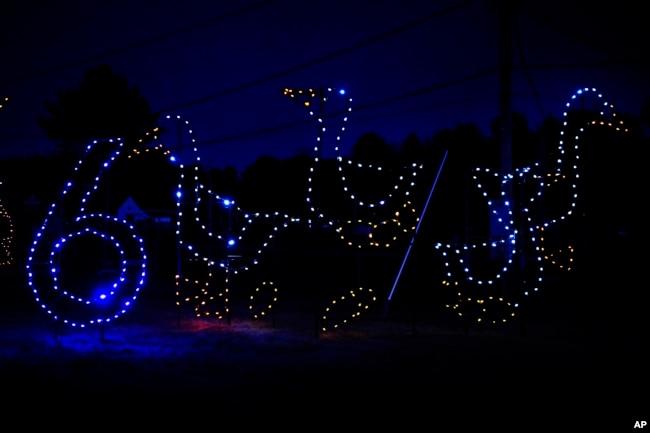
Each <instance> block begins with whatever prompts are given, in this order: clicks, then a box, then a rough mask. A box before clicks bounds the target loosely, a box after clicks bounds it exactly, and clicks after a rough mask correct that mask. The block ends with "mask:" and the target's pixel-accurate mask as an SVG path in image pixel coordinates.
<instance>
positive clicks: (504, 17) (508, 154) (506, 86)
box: [497, 0, 515, 199]
mask: <svg viewBox="0 0 650 433" xmlns="http://www.w3.org/2000/svg"><path fill="white" fill-rule="evenodd" d="M497 3H498V4H497V14H498V18H497V20H498V27H499V115H500V119H501V120H500V121H501V123H500V125H499V126H500V132H501V136H500V141H501V173H502V174H506V173H510V172H511V171H512V33H511V32H512V19H513V9H514V3H515V2H514V1H512V0H498V1H497ZM510 195H512V194H510ZM510 198H511V197H510V196H508V197H506V199H510Z"/></svg>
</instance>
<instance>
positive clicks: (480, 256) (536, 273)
mask: <svg viewBox="0 0 650 433" xmlns="http://www.w3.org/2000/svg"><path fill="white" fill-rule="evenodd" d="M586 95H594V96H596V97H597V98H598V100H599V101H600V104H599V106H600V107H601V109H600V110H599V113H598V114H599V116H600V117H599V118H598V119H593V120H591V121H590V122H588V123H587V124H585V125H578V127H577V132H576V133H575V135H573V136H568V137H566V136H565V135H567V134H568V133H569V129H568V128H569V126H570V125H569V123H568V112H569V110H570V109H571V101H573V100H576V99H577V98H579V97H584V96H586ZM571 101H570V102H568V103H567V105H566V111H565V112H564V117H565V120H564V123H563V129H562V131H561V139H560V142H559V146H558V154H559V158H558V160H557V161H556V162H555V169H554V171H551V172H550V173H549V172H546V171H544V170H546V168H545V167H542V166H541V165H540V164H539V163H535V164H533V165H532V166H529V167H523V168H519V169H515V170H514V172H512V173H498V172H492V171H491V170H489V169H483V168H476V169H475V170H474V172H473V176H472V179H473V180H474V181H475V185H476V187H477V188H478V190H479V191H480V192H481V194H482V196H483V197H484V198H485V199H486V200H487V204H488V209H489V212H490V214H491V217H492V220H493V221H494V222H495V225H496V227H497V229H498V231H499V232H500V234H501V236H499V237H497V238H494V239H491V240H490V241H489V242H483V243H477V244H463V245H454V244H443V243H437V244H436V245H435V247H436V249H437V250H439V251H440V252H441V254H442V256H443V258H444V262H445V267H446V269H447V278H446V279H445V280H444V281H443V284H444V285H445V286H447V287H450V288H452V287H453V288H454V289H457V290H458V303H457V304H453V305H449V307H450V308H452V309H454V310H456V311H458V314H459V315H470V316H471V317H472V318H473V319H475V320H476V321H478V322H481V321H490V322H492V323H497V322H505V321H506V320H507V319H508V318H511V317H514V315H515V312H516V310H517V308H518V307H519V306H520V304H521V302H523V300H524V299H525V298H527V297H528V296H529V295H531V294H532V293H535V292H537V291H538V290H539V289H540V286H541V284H542V281H543V279H544V275H545V272H546V270H545V265H546V264H548V263H550V264H553V265H555V266H558V267H560V268H561V269H563V270H570V269H571V267H570V264H571V262H572V256H570V255H569V256H565V257H563V259H560V258H559V253H560V252H561V251H562V250H565V252H568V253H569V254H570V253H572V252H573V247H572V246H570V245H569V246H567V247H566V248H564V249H560V250H558V251H555V252H548V251H546V249H545V246H544V235H545V232H546V231H547V230H548V229H549V228H550V227H551V226H553V225H554V224H555V223H557V222H559V221H563V220H565V219H567V218H568V217H570V216H571V215H572V214H573V211H574V210H575V208H576V206H577V200H578V179H579V177H580V173H579V161H580V153H579V141H580V140H579V139H580V137H581V135H582V134H583V132H584V131H585V128H586V127H587V126H589V125H606V126H610V127H614V128H616V130H621V131H625V128H624V127H623V125H622V123H620V122H617V121H616V113H615V112H614V111H613V106H612V105H611V104H609V103H607V102H605V101H604V100H603V97H602V95H601V94H600V93H598V92H597V91H596V89H593V88H583V89H579V90H578V91H577V92H576V93H575V94H574V95H573V96H572V97H571ZM571 142H572V143H573V148H569V147H568V145H569V143H571ZM554 190H555V192H556V193H557V194H564V195H565V198H566V200H568V201H567V202H566V203H565V206H564V208H562V209H560V212H559V213H558V214H557V215H547V212H546V209H545V208H543V206H541V205H539V206H538V207H537V208H536V207H534V205H538V202H539V201H540V198H541V197H543V196H544V197H545V198H547V196H548V195H549V194H552V193H553V191H554ZM506 191H509V192H513V193H512V195H511V196H510V197H521V198H522V199H521V200H520V201H519V202H517V201H516V200H512V199H511V200H510V201H508V200H506V199H507V198H508V197H509V196H508V195H507V194H506ZM515 214H516V215H515ZM540 216H542V218H539V217H540ZM495 257H496V258H497V259H494V258H495ZM454 264H455V265H454ZM479 268H480V269H479ZM488 304H489V305H488Z"/></svg>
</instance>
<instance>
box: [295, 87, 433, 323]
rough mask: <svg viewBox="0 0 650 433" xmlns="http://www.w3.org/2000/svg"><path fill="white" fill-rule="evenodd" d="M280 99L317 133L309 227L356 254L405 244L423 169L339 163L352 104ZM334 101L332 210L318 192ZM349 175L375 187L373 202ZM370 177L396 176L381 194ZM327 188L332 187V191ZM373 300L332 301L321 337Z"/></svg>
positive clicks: (359, 294)
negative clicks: (329, 106) (304, 113)
mask: <svg viewBox="0 0 650 433" xmlns="http://www.w3.org/2000/svg"><path fill="white" fill-rule="evenodd" d="M283 94H284V95H285V96H288V97H289V98H291V99H293V100H295V101H296V102H298V103H300V105H302V106H303V107H305V108H306V109H307V110H308V112H309V115H310V116H311V117H314V118H316V121H317V122H318V124H319V127H320V130H319V133H318V135H317V138H316V144H315V145H314V148H313V155H314V157H313V159H312V165H311V166H310V168H309V177H308V190H307V197H306V199H307V206H308V209H309V212H310V217H309V220H308V221H309V224H310V225H316V226H319V227H329V228H332V229H333V230H334V231H335V232H336V233H337V234H338V235H339V238H340V240H341V241H343V242H344V243H345V245H347V246H350V247H353V248H356V249H358V250H360V249H362V248H366V247H373V248H376V247H383V248H393V247H395V246H396V245H397V244H398V241H399V240H401V239H404V238H408V237H409V235H410V234H411V233H413V232H414V231H415V228H416V225H417V223H418V221H419V215H418V214H417V212H416V209H415V207H414V206H413V205H412V202H411V200H410V199H409V197H410V196H411V193H412V190H413V188H414V187H415V178H416V176H417V174H418V173H419V172H420V170H421V169H422V167H423V166H422V165H421V164H411V165H410V166H408V167H406V169H405V171H406V172H407V173H406V174H402V173H399V174H395V173H394V172H391V171H390V170H388V169H385V168H384V167H381V166H375V165H372V164H363V163H361V162H355V161H352V160H351V159H348V158H344V157H343V156H342V155H341V137H342V134H343V132H344V131H345V126H346V123H347V121H348V114H349V113H350V112H351V103H352V99H351V98H349V97H347V94H346V92H345V91H344V90H343V89H335V88H321V89H311V88H310V89H289V88H285V89H284V91H283ZM333 98H342V99H343V102H344V109H343V110H342V113H341V116H342V119H341V124H340V128H339V129H338V130H337V131H335V133H334V141H333V144H332V147H333V153H334V157H335V161H336V171H337V174H338V184H339V186H340V188H341V190H340V196H339V197H337V200H336V202H335V204H334V205H332V206H331V207H328V206H327V205H326V204H324V203H323V201H322V200H321V193H322V187H320V182H322V179H321V178H322V176H324V173H323V165H322V164H323V161H322V154H323V147H324V145H325V144H324V142H325V138H326V137H327V133H328V129H327V127H328V122H327V121H326V120H327V119H326V117H325V115H324V110H323V108H324V105H325V103H326V102H328V101H330V100H331V99H333ZM353 170H354V171H355V172H357V173H356V175H357V177H358V178H360V179H363V181H362V182H363V185H373V186H375V187H374V188H372V191H371V193H372V194H375V195H376V196H373V197H369V196H368V197H361V195H362V194H361V193H360V192H359V191H360V190H361V188H360V187H361V185H359V187H357V188H355V187H354V186H353V185H352V184H351V180H350V178H351V174H350V173H351V172H352V171H353ZM359 173H360V174H359ZM373 176H375V177H380V178H381V177H383V178H386V177H390V176H395V179H396V181H395V183H394V184H393V185H392V187H390V188H387V190H386V191H383V190H379V188H377V185H380V183H374V182H373V179H374V178H373ZM328 186H329V187H330V188H331V187H332V185H328ZM366 189H367V188H366ZM346 205H347V206H346ZM346 213H348V214H352V213H354V215H355V216H356V218H355V219H350V218H349V216H348V215H346ZM359 234H361V236H359ZM364 297H365V298H366V299H365V300H364V299H363V298H364ZM346 299H348V300H354V303H353V305H352V307H353V308H352V312H350V313H349V316H346V315H345V313H342V314H343V316H342V317H337V314H334V313H335V312H336V309H338V308H340V309H346V307H349V306H348V305H346V304H347V303H346V302H341V301H343V300H346ZM375 300H376V296H375V295H374V293H373V291H372V289H366V290H364V289H363V288H358V289H356V290H350V291H349V292H348V294H347V295H344V296H342V297H341V298H335V299H334V300H333V301H332V302H331V304H330V305H329V306H328V307H327V308H326V309H325V311H324V314H322V316H321V321H322V326H321V331H322V332H326V331H328V330H330V329H335V328H338V327H339V326H340V325H341V324H343V323H347V322H348V320H349V319H351V318H356V317H358V316H359V314H360V313H361V311H365V310H367V309H368V307H369V305H370V304H371V303H373V302H374V301H375Z"/></svg>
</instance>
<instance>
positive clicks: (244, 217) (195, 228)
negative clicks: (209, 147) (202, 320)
mask: <svg viewBox="0 0 650 433" xmlns="http://www.w3.org/2000/svg"><path fill="white" fill-rule="evenodd" d="M164 120H165V121H169V122H175V127H176V128H180V129H181V130H180V131H178V132H179V134H180V135H181V136H182V135H183V134H186V137H184V139H186V140H188V143H187V145H181V146H179V147H178V148H177V149H176V151H173V152H171V153H170V157H171V159H172V160H173V161H174V162H175V163H176V164H178V166H179V170H180V178H179V183H178V187H177V190H176V199H177V220H176V236H177V239H178V242H179V247H180V251H179V262H178V271H177V275H176V295H177V306H179V307H181V306H182V305H183V304H185V303H192V304H193V309H194V313H195V316H196V317H208V316H210V317H215V318H217V319H229V317H230V305H229V303H230V290H231V288H230V285H231V284H232V282H233V278H235V277H237V276H238V275H239V274H240V273H242V272H244V271H248V270H250V269H251V268H253V267H255V266H256V265H258V264H259V263H260V260H261V257H262V255H263V254H264V253H265V252H266V251H267V250H268V249H269V248H270V247H271V245H272V243H273V241H274V239H275V237H276V236H278V234H279V233H280V232H281V231H282V229H284V228H286V227H288V226H289V225H291V224H295V223H297V222H299V221H300V219H299V218H295V217H291V216H289V215H286V214H281V213H280V212H272V213H261V212H257V213H255V212H245V211H244V210H242V209H241V208H240V207H238V206H237V205H236V203H235V201H234V200H232V199H229V198H226V197H222V196H220V195H219V194H216V193H215V192H214V191H212V190H211V189H210V188H209V187H208V186H206V185H207V184H208V181H207V179H206V173H204V172H203V171H202V169H201V161H200V156H199V153H198V149H197V148H196V145H195V143H196V139H195V137H194V133H193V131H192V129H191V128H190V126H189V122H188V121H186V120H184V119H182V118H181V117H180V116H176V117H173V116H166V117H165V119H164ZM172 127H174V126H172ZM261 288H263V289H265V290H268V291H269V292H271V293H272V294H273V295H272V296H271V299H270V300H269V299H267V298H265V297H264V296H263V294H262V293H261V292H260V291H261V290H262V289H261ZM277 292H278V288H277V287H276V286H275V285H274V284H273V283H272V282H270V281H264V280H263V281H261V282H259V286H258V287H257V288H256V289H255V295H253V296H251V297H250V298H249V300H250V305H249V310H250V312H251V314H252V315H253V317H254V318H260V317H262V316H264V315H265V314H266V313H267V312H268V310H270V309H271V308H272V307H273V304H275V303H276V302H277V299H278V298H277ZM259 303H261V304H262V306H261V307H260V306H259V305H257V304H259Z"/></svg>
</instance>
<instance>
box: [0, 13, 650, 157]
mask: <svg viewBox="0 0 650 433" xmlns="http://www.w3.org/2000/svg"><path fill="white" fill-rule="evenodd" d="M495 4H497V2H493V1H462V0H453V1H451V0H450V1H436V2H421V1H415V0H401V1H386V0H383V1H378V2H375V1H373V2H369V1H352V2H350V1H340V0H333V1H329V2H309V3H305V2H300V1H295V0H284V1H282V0H279V1H266V2H265V1H246V2H244V1H241V2H231V3H230V4H229V3H224V2H203V1H199V0H189V1H186V2H182V3H181V2H168V1H155V2H154V1H150V0H144V1H138V2H136V3H134V2H131V1H128V2H127V1H124V0H117V1H114V2H110V3H96V2H92V3H88V2H81V1H64V2H55V3H52V2H43V1H29V2H20V3H18V2H14V3H13V4H12V5H11V6H9V7H8V8H7V7H5V8H3V9H4V10H3V13H2V16H1V17H0V20H1V22H0V32H2V38H1V40H2V44H3V45H2V54H3V66H2V68H0V96H2V97H8V98H9V100H8V101H7V102H5V103H4V107H3V108H2V109H1V111H0V156H2V157H11V156H20V155H25V154H31V153H43V152H47V151H48V150H53V149H54V144H53V143H52V142H50V141H49V140H48V139H47V138H46V137H45V133H44V131H43V130H42V129H41V127H40V126H39V125H38V124H37V121H36V119H37V117H38V116H39V115H44V114H46V112H45V102H46V101H55V100H56V94H57V92H58V91H59V90H62V89H65V90H70V89H76V88H77V87H78V86H79V84H80V83H81V81H82V79H83V76H84V74H85V73H86V72H87V71H88V70H89V69H91V68H93V67H95V66H96V65H97V64H99V63H108V64H110V65H111V66H112V68H113V71H114V72H115V73H117V74H124V76H125V77H126V78H127V80H128V83H129V85H131V86H138V88H139V89H140V93H141V94H142V95H143V96H144V97H146V98H147V100H148V101H149V103H150V106H151V108H152V110H153V111H155V112H159V113H161V114H162V115H166V114H171V115H174V116H175V115H180V116H182V117H183V118H184V119H185V120H187V121H188V122H190V125H191V126H192V128H193V131H194V133H195V138H196V140H197V142H198V143H199V144H200V145H201V152H202V156H203V160H204V162H206V163H207V164H209V165H212V166H220V167H224V166H227V165H234V166H236V167H237V168H239V169H243V168H244V167H246V166H247V165H249V164H251V163H252V162H253V161H255V159H257V158H258V157H259V156H260V155H264V154H268V155H274V156H277V157H281V158H283V157H288V156H292V155H294V154H296V153H300V152H306V151H309V150H310V149H311V148H312V147H313V144H314V140H315V136H316V134H317V129H316V128H317V126H316V124H315V123H314V122H311V123H310V122H308V120H309V115H308V113H307V111H306V110H305V109H304V108H303V107H300V106H299V105H298V104H295V103H293V102H292V101H290V100H289V99H288V98H286V97H284V96H283V95H282V89H284V88H286V87H289V88H294V89H300V88H302V89H305V88H319V87H334V88H344V89H346V90H347V92H348V93H347V95H349V97H351V98H352V99H353V102H352V109H353V111H352V113H351V114H350V116H349V121H348V123H347V131H346V133H345V135H344V138H343V141H342V147H343V150H344V151H347V150H349V149H350V148H351V146H352V145H353V144H354V143H355V142H356V140H357V138H358V137H359V136H360V135H361V134H363V133H366V132H376V133H377V134H379V135H380V136H382V137H383V138H385V139H386V140H387V141H388V142H389V143H393V144H400V143H401V142H402V141H403V140H404V139H405V138H406V137H407V135H408V134H409V133H415V134H417V136H418V137H420V138H421V139H423V140H426V139H429V138H431V137H432V136H433V135H435V133H436V132H438V131H440V130H441V129H444V128H453V127H455V126H457V125H458V124H461V123H475V124H476V125H478V126H479V127H480V128H481V129H482V130H483V131H484V132H485V133H486V134H489V133H490V131H489V124H490V122H491V121H492V120H493V119H494V118H495V116H496V115H497V114H498V107H499V74H498V67H499V25H498V19H497V18H498V15H497V12H496V11H497V9H496V7H495ZM618 4H619V3H617V4H616V5H618ZM7 9H8V10H7ZM643 16H644V14H642V13H640V11H639V10H638V6H636V4H635V6H634V7H623V6H621V7H620V9H613V8H612V6H610V5H602V4H598V5H594V4H593V2H561V1H544V2H534V1H522V2H521V3H520V8H519V9H518V10H517V13H516V19H515V24H516V25H515V28H514V30H513V32H512V33H511V36H512V42H513V43H512V65H513V73H512V109H513V110H514V111H518V112H522V113H524V114H525V115H526V116H527V118H528V121H529V125H530V126H531V127H532V128H534V127H535V126H537V125H539V124H541V122H542V120H543V118H545V117H546V116H548V115H552V116H554V117H556V118H561V116H562V110H563V108H564V104H565V103H566V102H567V101H568V99H569V98H570V96H571V95H572V94H573V93H574V92H575V91H576V90H577V89H579V88H582V87H585V86H586V87H595V88H597V89H598V90H599V91H601V92H602V93H603V94H604V95H605V96H606V98H607V99H608V100H609V102H611V103H613V104H614V106H615V108H616V110H617V111H619V112H627V113H631V114H637V113H638V112H639V107H640V106H641V104H643V103H644V102H646V101H647V100H648V99H650V79H649V78H648V77H650V75H648V73H647V72H648V70H647V65H648V58H647V51H646V50H644V49H641V48H640V46H641V44H642V43H643V41H647V40H648V38H647V32H648V30H647V26H644V25H643V24H644V23H643V22H642V21H641V20H642V19H643V18H642V17H643Z"/></svg>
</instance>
